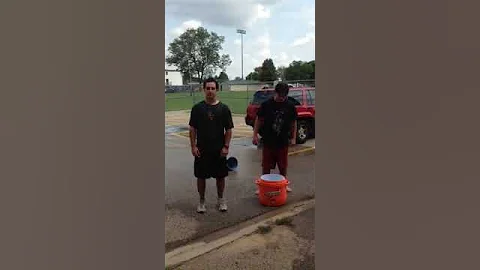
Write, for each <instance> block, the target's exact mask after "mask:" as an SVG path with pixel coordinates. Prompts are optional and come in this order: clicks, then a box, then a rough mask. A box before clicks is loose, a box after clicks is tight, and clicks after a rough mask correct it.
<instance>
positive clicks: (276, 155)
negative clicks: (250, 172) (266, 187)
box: [262, 145, 288, 176]
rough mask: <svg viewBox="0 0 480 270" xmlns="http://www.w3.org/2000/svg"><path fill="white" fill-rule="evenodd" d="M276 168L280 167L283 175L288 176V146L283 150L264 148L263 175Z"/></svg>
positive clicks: (282, 148)
mask: <svg viewBox="0 0 480 270" xmlns="http://www.w3.org/2000/svg"><path fill="white" fill-rule="evenodd" d="M275 166H278V170H279V171H280V174H281V175H283V176H287V166H288V146H285V147H281V148H276V147H268V146H266V145H264V146H263V151H262V173H263V174H268V173H270V171H271V170H272V169H275Z"/></svg>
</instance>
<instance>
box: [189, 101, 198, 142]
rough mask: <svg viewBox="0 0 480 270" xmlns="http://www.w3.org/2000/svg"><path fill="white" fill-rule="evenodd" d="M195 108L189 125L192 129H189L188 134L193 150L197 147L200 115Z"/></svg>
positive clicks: (191, 113)
mask: <svg viewBox="0 0 480 270" xmlns="http://www.w3.org/2000/svg"><path fill="white" fill-rule="evenodd" d="M196 111H197V110H196V108H195V106H194V107H193V108H192V110H191V111H190V120H189V122H188V125H189V126H190V128H189V129H188V134H189V137H190V147H191V148H192V149H193V148H194V147H195V146H197V128H198V113H197V112H196Z"/></svg>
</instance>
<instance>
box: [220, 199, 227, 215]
mask: <svg viewBox="0 0 480 270" xmlns="http://www.w3.org/2000/svg"><path fill="white" fill-rule="evenodd" d="M227 209H228V208H227V202H226V200H225V198H221V199H218V211H220V212H226V211H227Z"/></svg>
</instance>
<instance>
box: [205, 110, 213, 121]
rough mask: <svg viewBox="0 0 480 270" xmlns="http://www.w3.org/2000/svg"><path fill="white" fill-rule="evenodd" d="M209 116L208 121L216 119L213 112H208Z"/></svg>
mask: <svg viewBox="0 0 480 270" xmlns="http://www.w3.org/2000/svg"><path fill="white" fill-rule="evenodd" d="M207 116H208V119H210V121H212V120H213V119H215V114H213V112H212V111H211V110H208V111H207Z"/></svg>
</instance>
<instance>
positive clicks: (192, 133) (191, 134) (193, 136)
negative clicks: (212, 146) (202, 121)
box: [188, 126, 197, 148]
mask: <svg viewBox="0 0 480 270" xmlns="http://www.w3.org/2000/svg"><path fill="white" fill-rule="evenodd" d="M188 134H189V137H190V147H191V148H193V147H195V146H196V140H197V130H196V129H195V128H194V127H192V126H190V128H189V129H188Z"/></svg>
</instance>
